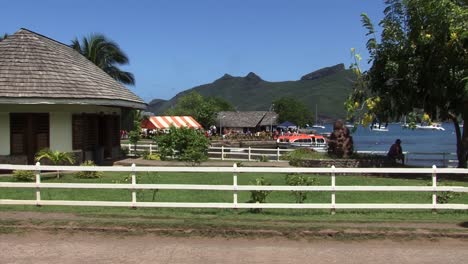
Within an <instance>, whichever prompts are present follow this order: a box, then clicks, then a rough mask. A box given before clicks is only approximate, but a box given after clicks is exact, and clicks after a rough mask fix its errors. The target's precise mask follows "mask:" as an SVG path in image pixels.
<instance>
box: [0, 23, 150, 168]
mask: <svg viewBox="0 0 468 264" xmlns="http://www.w3.org/2000/svg"><path fill="white" fill-rule="evenodd" d="M145 108H146V104H145V103H144V101H143V100H142V99H141V98H140V97H138V96H136V95H135V94H134V93H132V92H131V91H130V90H128V89H127V88H126V87H125V86H123V85H122V84H120V83H119V82H117V81H115V80H114V79H112V78H111V77H110V76H109V75H108V74H106V73H105V72H104V71H102V70H101V69H100V68H98V67H97V66H96V65H94V64H93V63H92V62H90V61H89V60H87V59H86V58H85V57H83V56H82V55H80V54H79V53H78V52H76V51H75V50H73V49H72V48H70V47H69V46H67V45H65V44H62V43H60V42H57V41H55V40H53V39H50V38H47V37H45V36H42V35H40V34H37V33H35V32H32V31H30V30H27V29H20V30H19V31H18V32H16V33H15V34H13V35H10V36H8V38H7V39H5V40H3V41H1V42H0V131H1V133H0V163H15V164H33V163H34V155H35V153H37V151H39V150H40V149H42V148H50V149H52V150H58V151H65V152H73V153H75V155H76V156H77V157H78V160H95V161H97V162H99V161H101V160H103V159H104V158H111V159H112V158H116V157H118V156H119V152H120V117H121V115H122V114H125V113H127V112H129V110H131V109H145Z"/></svg>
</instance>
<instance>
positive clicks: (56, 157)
mask: <svg viewBox="0 0 468 264" xmlns="http://www.w3.org/2000/svg"><path fill="white" fill-rule="evenodd" d="M35 159H36V161H41V160H43V159H45V160H49V162H51V163H52V164H53V165H61V164H65V163H68V164H73V163H75V158H74V156H73V154H71V153H68V152H61V151H58V150H50V149H48V148H45V149H41V150H40V151H39V152H37V153H36V156H35ZM58 178H60V171H57V179H58Z"/></svg>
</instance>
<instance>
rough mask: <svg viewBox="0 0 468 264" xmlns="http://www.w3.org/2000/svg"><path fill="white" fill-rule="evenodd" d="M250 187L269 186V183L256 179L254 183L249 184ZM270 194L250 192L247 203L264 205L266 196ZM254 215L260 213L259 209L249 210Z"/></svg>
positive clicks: (263, 179) (262, 179) (268, 192)
mask: <svg viewBox="0 0 468 264" xmlns="http://www.w3.org/2000/svg"><path fill="white" fill-rule="evenodd" d="M249 184H250V185H262V186H264V185H271V183H269V182H267V181H266V180H265V178H263V177H260V178H256V179H255V182H249ZM270 193H271V191H250V200H249V201H248V202H249V203H265V201H266V198H267V196H268V195H269V194H270ZM251 211H252V212H254V213H260V212H261V211H262V209H261V208H254V209H252V210H251Z"/></svg>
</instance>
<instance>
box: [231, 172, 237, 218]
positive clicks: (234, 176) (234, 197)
mask: <svg viewBox="0 0 468 264" xmlns="http://www.w3.org/2000/svg"><path fill="white" fill-rule="evenodd" d="M232 167H233V168H234V175H233V186H234V196H233V203H234V208H235V209H237V163H234V165H232Z"/></svg>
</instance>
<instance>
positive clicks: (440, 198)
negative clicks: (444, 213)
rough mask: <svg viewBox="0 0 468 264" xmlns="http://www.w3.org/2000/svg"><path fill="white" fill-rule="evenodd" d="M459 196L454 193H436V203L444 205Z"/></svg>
mask: <svg viewBox="0 0 468 264" xmlns="http://www.w3.org/2000/svg"><path fill="white" fill-rule="evenodd" d="M460 195H461V194H460V193H456V192H439V193H437V203H439V204H446V203H449V202H450V201H452V200H453V199H455V198H457V197H459V196H460Z"/></svg>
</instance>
